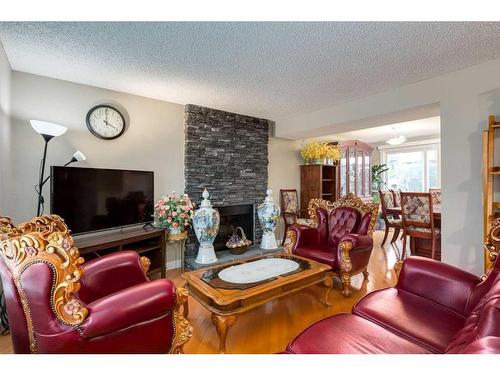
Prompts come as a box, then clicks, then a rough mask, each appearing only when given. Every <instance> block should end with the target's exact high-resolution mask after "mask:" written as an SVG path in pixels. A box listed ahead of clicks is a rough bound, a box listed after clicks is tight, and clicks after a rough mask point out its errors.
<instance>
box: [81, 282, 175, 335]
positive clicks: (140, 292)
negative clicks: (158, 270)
mask: <svg viewBox="0 0 500 375" xmlns="http://www.w3.org/2000/svg"><path fill="white" fill-rule="evenodd" d="M175 306H176V291H175V285H174V283H173V282H172V281H171V280H167V279H160V280H155V281H150V282H147V283H143V284H140V285H136V286H134V287H131V288H128V289H125V290H122V291H121V292H118V293H115V294H113V295H111V296H108V297H105V298H101V299H100V300H98V301H94V302H92V303H90V304H88V305H87V306H86V307H87V308H88V310H89V316H88V318H87V320H86V321H85V323H84V324H83V325H82V326H81V328H82V330H81V333H82V335H83V336H84V337H85V338H93V337H98V336H103V335H107V334H111V333H113V332H116V331H119V330H121V329H125V328H128V327H131V326H134V325H137V324H139V323H142V322H147V321H149V320H152V319H155V318H159V317H161V316H164V315H166V314H172V315H173V310H174V308H175Z"/></svg>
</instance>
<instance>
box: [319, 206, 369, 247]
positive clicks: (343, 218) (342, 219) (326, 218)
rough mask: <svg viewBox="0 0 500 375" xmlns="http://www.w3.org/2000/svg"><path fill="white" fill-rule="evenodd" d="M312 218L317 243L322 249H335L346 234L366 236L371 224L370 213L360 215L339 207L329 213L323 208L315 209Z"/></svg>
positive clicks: (353, 209)
mask: <svg viewBox="0 0 500 375" xmlns="http://www.w3.org/2000/svg"><path fill="white" fill-rule="evenodd" d="M314 218H315V220H316V230H317V233H318V242H319V243H320V244H322V245H323V246H324V247H328V248H331V247H334V248H335V247H337V246H338V244H339V241H340V239H341V238H342V237H343V236H344V235H346V234H349V233H356V234H361V235H366V234H368V232H369V230H370V228H371V223H372V220H371V219H372V212H365V213H363V214H362V213H361V212H360V211H358V210H357V209H355V208H353V207H348V206H339V207H337V208H335V209H332V210H330V211H328V210H327V209H326V208H325V207H317V208H316V211H315V214H314Z"/></svg>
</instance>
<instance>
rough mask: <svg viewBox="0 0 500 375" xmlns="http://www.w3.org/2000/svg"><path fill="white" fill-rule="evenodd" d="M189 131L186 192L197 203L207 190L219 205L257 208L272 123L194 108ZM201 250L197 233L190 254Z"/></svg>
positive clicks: (263, 191)
mask: <svg viewBox="0 0 500 375" xmlns="http://www.w3.org/2000/svg"><path fill="white" fill-rule="evenodd" d="M185 133H186V134H185V142H186V143H185V151H184V153H185V163H184V175H185V180H186V186H185V192H186V193H187V194H189V196H190V197H191V198H192V199H193V200H194V201H195V202H196V204H197V205H198V204H199V203H200V201H201V193H202V192H203V189H205V188H206V189H207V190H208V191H209V193H210V200H211V202H212V205H213V206H227V205H233V204H244V203H253V204H255V205H257V204H260V203H261V202H262V201H263V200H264V198H265V197H266V189H267V165H268V162H269V161H268V152H267V146H268V141H269V121H268V120H264V119H259V118H255V117H250V116H244V115H240V114H236V113H230V112H224V111H219V110H216V109H212V108H206V107H200V106H197V105H192V104H188V105H186V107H185ZM256 215H257V213H256ZM255 223H256V225H255V241H256V243H260V239H261V237H262V230H261V228H260V225H259V222H258V219H257V217H255ZM191 232H192V231H191ZM197 250H198V243H197V241H196V237H195V236H194V234H193V233H191V235H190V237H189V240H188V244H187V248H186V256H193V255H195V254H196V252H197Z"/></svg>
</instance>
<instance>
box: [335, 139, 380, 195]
mask: <svg viewBox="0 0 500 375" xmlns="http://www.w3.org/2000/svg"><path fill="white" fill-rule="evenodd" d="M337 146H338V147H339V149H340V151H341V153H342V156H341V159H340V161H339V178H338V180H337V190H338V191H339V195H340V196H341V197H342V196H344V195H347V194H349V193H353V194H355V195H357V196H358V197H360V198H361V199H363V200H371V185H372V182H371V180H372V174H371V164H372V152H373V147H372V146H370V145H369V144H367V143H364V142H361V141H358V140H352V141H342V142H338V143H337Z"/></svg>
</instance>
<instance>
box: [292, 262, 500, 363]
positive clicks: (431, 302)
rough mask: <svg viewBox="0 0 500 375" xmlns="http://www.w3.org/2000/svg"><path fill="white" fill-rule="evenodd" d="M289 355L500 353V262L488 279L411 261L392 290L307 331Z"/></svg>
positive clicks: (371, 296)
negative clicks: (348, 312) (349, 312)
mask: <svg viewBox="0 0 500 375" xmlns="http://www.w3.org/2000/svg"><path fill="white" fill-rule="evenodd" d="M286 352H287V353H290V354H302V353H304V354H313V353H318V354H348V353H358V354H363V353H371V354H393V353H406V354H408V353H415V354H424V353H450V354H451V353H500V260H497V262H496V265H495V266H494V268H493V270H492V271H491V272H490V273H489V275H488V277H487V278H486V279H485V280H484V281H481V280H480V279H479V278H478V277H477V276H475V275H472V274H470V273H468V272H465V271H462V270H460V269H458V268H455V267H452V266H450V265H447V264H445V263H441V262H438V261H435V260H432V259H427V258H420V257H410V258H408V259H407V260H406V261H405V262H404V265H403V268H402V270H401V273H400V277H399V281H398V283H397V285H396V286H395V287H393V288H387V289H383V290H379V291H375V292H372V293H370V294H368V295H367V296H365V297H364V298H363V299H361V300H360V301H359V302H358V303H357V304H356V305H355V306H354V308H353V310H352V314H339V315H335V316H332V317H329V318H326V319H323V320H321V321H319V322H317V323H314V324H313V325H311V326H310V327H308V328H306V329H305V330H304V331H303V332H302V333H300V334H299V335H298V336H297V337H296V338H295V339H293V340H292V342H290V344H289V345H288V347H287V349H286Z"/></svg>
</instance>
